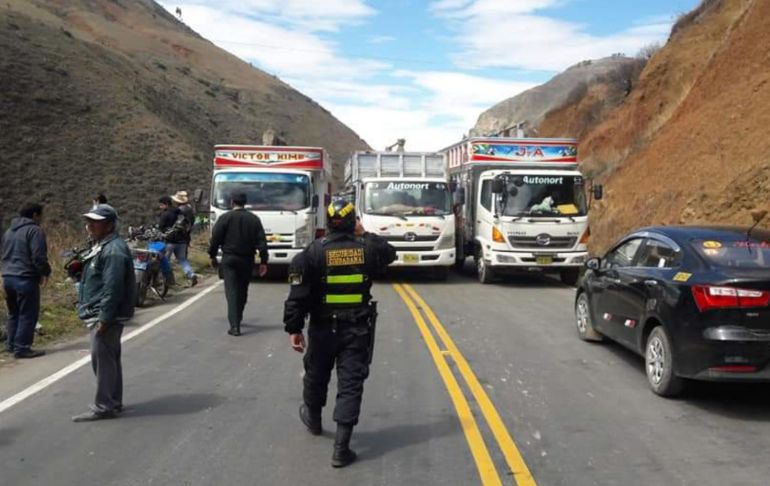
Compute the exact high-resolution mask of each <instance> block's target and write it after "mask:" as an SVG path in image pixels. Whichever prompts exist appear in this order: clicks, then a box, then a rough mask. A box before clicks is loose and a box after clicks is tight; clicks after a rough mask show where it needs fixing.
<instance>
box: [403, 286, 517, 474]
mask: <svg viewBox="0 0 770 486" xmlns="http://www.w3.org/2000/svg"><path fill="white" fill-rule="evenodd" d="M393 288H394V289H395V290H396V292H397V293H398V295H400V296H401V299H402V300H403V301H404V303H405V304H406V306H407V308H408V309H409V312H411V314H412V317H413V318H414V321H415V323H417V327H418V328H419V329H420V333H421V334H422V337H423V339H424V340H425V344H426V345H427V346H428V351H430V354H431V356H432V357H433V362H434V363H435V364H436V368H437V369H438V372H439V375H441V378H442V379H443V380H444V385H445V386H446V389H447V391H448V392H449V397H450V398H451V399H452V403H453V404H454V406H455V410H456V411H457V416H458V417H459V419H460V426H461V427H462V429H463V433H464V434H465V440H466V441H467V442H468V447H469V448H470V450H471V454H472V455H473V459H474V461H475V462H476V468H477V469H478V472H479V477H480V478H481V484H483V485H484V486H487V485H490V486H498V485H499V486H502V482H501V480H500V476H499V475H498V473H497V468H495V464H494V462H492V458H491V457H490V455H489V450H488V449H487V446H486V444H485V443H484V439H483V438H482V436H481V431H480V430H479V426H478V424H477V423H476V419H475V418H474V417H473V413H472V412H471V407H470V405H468V400H467V399H466V398H465V395H463V392H462V390H461V389H460V384H459V383H458V382H457V379H456V378H455V376H454V375H453V374H452V371H451V370H450V369H449V364H447V362H446V359H445V358H444V356H443V355H442V353H441V350H440V349H439V347H438V343H436V339H435V338H434V337H433V334H431V332H430V329H429V328H428V325H427V324H426V323H425V319H423V317H422V315H421V314H420V311H419V310H418V309H417V306H416V305H415V304H414V302H413V301H412V299H411V298H409V296H408V295H407V294H406V292H405V291H404V289H403V288H402V287H401V285H399V284H393Z"/></svg>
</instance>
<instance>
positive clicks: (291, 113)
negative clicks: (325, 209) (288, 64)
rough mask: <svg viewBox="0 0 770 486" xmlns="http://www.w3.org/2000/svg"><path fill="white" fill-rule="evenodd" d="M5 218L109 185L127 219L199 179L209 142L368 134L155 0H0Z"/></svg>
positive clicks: (55, 214)
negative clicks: (27, 206)
mask: <svg viewBox="0 0 770 486" xmlns="http://www.w3.org/2000/svg"><path fill="white" fill-rule="evenodd" d="M0 85H1V86H3V88H2V90H0V146H2V147H3V150H2V154H1V155H0V158H1V159H0V166H1V167H2V170H3V182H2V193H0V223H1V222H3V221H7V219H8V218H9V217H10V216H11V215H12V214H13V213H14V212H15V210H16V209H17V207H18V205H19V204H20V203H21V202H22V201H27V200H42V201H43V202H45V203H47V204H48V205H49V207H50V209H51V210H50V211H49V218H55V219H61V218H65V219H74V218H75V217H76V215H77V214H79V213H80V212H82V210H83V209H84V208H85V207H86V206H87V204H88V201H90V196H91V195H92V194H93V193H95V192H99V191H104V192H105V193H106V194H107V195H108V197H109V198H110V201H111V202H114V204H115V205H116V206H117V207H118V208H119V210H120V211H121V214H122V215H123V216H124V219H132V218H148V217H150V215H151V214H152V213H153V211H154V207H155V202H156V201H157V198H158V197H159V196H160V195H164V194H170V193H171V192H173V191H176V190H177V189H187V190H188V191H189V190H193V189H196V188H203V189H205V190H207V188H208V185H209V178H210V165H211V158H212V156H213V153H212V146H213V145H214V144H215V143H260V142H261V134H262V132H263V131H264V130H266V129H268V128H273V129H274V130H275V131H276V132H278V133H279V134H280V135H282V136H283V137H284V138H285V139H286V141H287V142H288V143H289V144H303V145H318V146H324V147H326V148H327V149H328V150H329V151H330V152H331V154H332V156H333V158H334V160H335V161H336V165H335V174H337V176H338V177H339V175H340V174H341V169H342V164H343V163H344V160H345V158H346V157H347V154H348V152H350V151H352V150H355V149H362V148H366V147H367V145H366V143H365V142H363V141H362V140H361V139H360V138H359V137H358V136H357V135H356V134H355V133H353V132H352V131H351V130H350V129H349V128H347V127H346V126H344V125H343V124H342V123H340V122H339V121H338V120H336V119H335V118H334V117H333V116H332V115H331V114H330V113H329V112H328V111H326V110H324V109H323V108H322V107H320V106H319V105H318V104H316V103H315V102H314V101H313V100H311V99H310V98H308V97H306V96H304V95H302V94H301V93H299V92H297V91H295V90H294V89H292V88H291V87H290V86H288V85H286V84H285V83H283V82H281V81H280V80H278V79H277V78H275V77H273V76H270V75H268V74H266V73H264V72H261V71H259V70H257V69H254V68H252V67H251V66H250V65H249V64H247V63H244V62H243V61H241V60H239V59H237V58H236V57H234V56H232V55H230V54H228V53H226V52H225V51H223V50H221V49H219V48H217V47H216V46H214V45H213V44H211V43H210V42H208V41H206V40H205V39H203V38H201V37H200V36H198V35H197V34H196V33H194V32H193V31H191V30H190V29H188V28H187V27H186V26H184V25H183V24H181V23H180V22H178V21H177V20H176V19H174V18H173V16H171V15H170V14H168V13H167V12H166V11H165V10H164V9H163V8H162V7H160V6H159V5H157V4H156V3H154V2H153V1H151V0H71V1H66V2H64V1H56V0H6V1H5V2H3V6H2V7H0Z"/></svg>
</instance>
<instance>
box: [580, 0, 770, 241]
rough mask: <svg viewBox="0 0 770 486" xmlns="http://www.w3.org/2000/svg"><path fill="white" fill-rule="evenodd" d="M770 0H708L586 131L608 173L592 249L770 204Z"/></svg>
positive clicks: (601, 170)
mask: <svg viewBox="0 0 770 486" xmlns="http://www.w3.org/2000/svg"><path fill="white" fill-rule="evenodd" d="M768 66H770V2H768V1H766V0H717V1H706V2H704V3H703V5H702V6H701V7H699V9H698V10H696V11H695V12H693V14H691V15H689V16H686V17H684V18H683V19H682V21H681V22H680V23H679V24H678V25H677V26H676V27H675V30H674V33H673V35H672V37H671V39H670V41H669V42H668V44H667V45H666V46H665V47H664V48H663V49H662V50H661V51H660V52H659V53H658V54H657V55H655V56H654V57H653V58H652V60H651V62H650V63H649V64H648V65H647V67H646V68H645V70H644V72H643V73H642V76H641V79H640V82H639V84H638V86H637V87H636V88H635V89H634V91H633V92H632V94H631V96H630V97H629V98H630V99H629V100H627V101H626V102H625V103H624V104H623V105H622V106H621V107H620V108H618V109H617V110H616V111H614V112H613V113H612V114H611V115H610V116H609V117H608V118H607V119H606V120H605V121H604V122H603V123H602V124H600V125H599V126H598V127H597V128H596V129H594V130H592V132H591V133H589V134H588V135H587V136H586V137H585V138H584V139H583V141H582V146H581V149H582V156H583V160H584V161H585V165H586V169H587V170H588V171H589V172H590V173H593V174H595V175H597V176H598V177H599V178H600V179H601V180H603V181H604V182H605V183H606V187H607V189H608V191H607V196H608V197H607V199H606V201H604V203H602V204H599V205H598V206H597V207H596V210H595V211H594V214H593V215H592V220H593V223H592V229H593V230H594V234H595V235H596V239H595V240H594V242H593V243H594V246H595V249H597V250H601V249H604V248H606V247H607V246H608V245H609V244H610V243H611V242H612V241H613V240H614V239H615V238H616V237H618V236H619V235H620V234H621V233H623V232H625V231H627V230H629V229H631V228H634V227H638V226H641V225H648V224H679V223H685V224H690V223H727V224H748V223H749V222H750V221H751V217H750V215H749V213H750V211H751V210H752V209H754V208H767V209H770V137H768V126H770V69H768Z"/></svg>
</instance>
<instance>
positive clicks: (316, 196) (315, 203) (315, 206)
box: [310, 194, 318, 209]
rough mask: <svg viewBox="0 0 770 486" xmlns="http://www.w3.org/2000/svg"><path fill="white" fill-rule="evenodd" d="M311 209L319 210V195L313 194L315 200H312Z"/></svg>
mask: <svg viewBox="0 0 770 486" xmlns="http://www.w3.org/2000/svg"><path fill="white" fill-rule="evenodd" d="M310 207H312V208H313V209H318V194H313V198H312V199H311V200H310Z"/></svg>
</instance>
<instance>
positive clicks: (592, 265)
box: [586, 257, 602, 271]
mask: <svg viewBox="0 0 770 486" xmlns="http://www.w3.org/2000/svg"><path fill="white" fill-rule="evenodd" d="M586 268H587V269H589V270H593V271H597V270H599V269H600V268H602V260H601V258H596V257H594V258H589V259H588V261H586Z"/></svg>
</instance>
